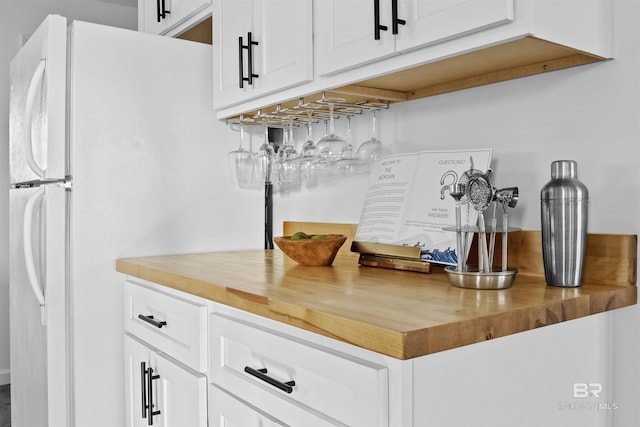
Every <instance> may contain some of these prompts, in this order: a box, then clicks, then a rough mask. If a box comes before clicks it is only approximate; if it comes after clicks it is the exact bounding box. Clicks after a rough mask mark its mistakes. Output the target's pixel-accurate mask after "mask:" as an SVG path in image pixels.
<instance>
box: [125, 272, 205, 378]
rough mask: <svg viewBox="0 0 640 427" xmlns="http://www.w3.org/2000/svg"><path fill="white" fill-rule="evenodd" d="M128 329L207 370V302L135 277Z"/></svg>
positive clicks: (129, 292)
mask: <svg viewBox="0 0 640 427" xmlns="http://www.w3.org/2000/svg"><path fill="white" fill-rule="evenodd" d="M124 299H125V301H124V306H125V310H124V315H125V319H124V329H125V331H126V332H129V333H130V334H132V335H135V336H136V337H138V338H140V339H142V340H143V341H145V342H147V343H149V344H151V345H152V346H153V347H155V348H157V349H158V350H160V351H162V352H164V353H166V354H168V355H169V356H171V357H173V358H175V359H177V360H179V361H180V362H182V363H184V364H185V365H187V366H189V367H190V368H192V369H195V370H196V371H198V372H206V371H207V354H206V352H207V306H206V305H204V304H199V303H196V302H193V301H189V300H186V299H182V298H179V297H176V296H174V295H169V294H167V293H163V292H161V291H158V290H155V289H151V288H149V287H147V286H142V285H139V284H136V283H133V282H131V281H126V282H125V288H124Z"/></svg>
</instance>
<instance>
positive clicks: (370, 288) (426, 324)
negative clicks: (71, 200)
mask: <svg viewBox="0 0 640 427" xmlns="http://www.w3.org/2000/svg"><path fill="white" fill-rule="evenodd" d="M512 234H513V235H512V236H510V240H509V255H510V263H509V265H510V266H513V267H517V268H518V270H519V272H518V274H517V276H516V279H515V281H514V284H513V286H512V287H511V288H509V289H503V290H472V289H460V288H456V287H453V286H451V285H450V284H449V282H448V280H447V276H446V273H444V271H443V270H442V268H441V267H434V268H433V269H432V273H430V274H424V273H417V272H410V271H400V270H391V269H385V268H377V267H368V266H360V265H358V261H357V260H358V258H357V256H353V255H349V254H348V253H341V254H339V255H338V256H337V257H336V259H335V261H334V263H333V265H332V266H331V267H302V266H299V265H298V264H296V263H295V262H294V261H291V260H290V259H289V258H287V257H286V256H285V255H284V254H283V253H282V252H281V251H280V250H279V249H277V248H276V249H274V250H254V251H240V252H217V253H203V254H189V255H172V256H152V257H144V258H131V259H120V260H118V261H117V263H116V269H117V271H119V272H121V273H123V274H126V275H129V276H132V277H137V278H140V279H144V280H148V281H151V282H154V283H158V284H161V285H164V286H167V287H170V288H174V289H177V290H180V291H184V292H187V293H189V294H193V295H196V296H199V297H202V298H206V299H209V300H212V301H216V302H218V303H222V304H225V305H228V306H231V307H235V308H238V309H241V310H244V311H247V312H250V313H254V314H257V315H260V316H264V317H267V318H270V319H274V320H277V321H280V322H282V323H285V324H289V325H292V326H295V327H300V328H302V329H305V330H308V331H311V332H315V333H319V334H322V335H325V336H328V337H331V338H334V339H337V340H340V341H344V342H348V343H351V344H354V345H356V346H359V347H363V348H365V349H368V350H372V351H375V352H378V353H382V354H385V355H388V356H391V357H394V358H397V359H411V358H414V357H419V356H424V355H428V354H432V353H436V352H439V351H444V350H448V349H452V348H456V347H460V346H465V345H470V344H474V343H478V342H482V341H485V340H490V339H494V338H498V337H503V336H506V335H510V334H515V333H519V332H524V331H528V330H531V329H535V328H539V327H542V326H547V325H551V324H554V323H558V322H564V321H570V320H572V319H576V318H579V317H583V316H589V315H592V314H596V313H601V312H604V311H607V310H612V309H616V308H620V307H625V306H629V305H633V304H636V302H637V287H636V286H635V283H636V246H637V243H636V236H629V235H589V238H588V247H587V258H586V259H587V261H586V266H585V274H584V280H583V285H582V286H581V287H579V288H557V287H553V286H547V285H546V283H545V280H544V273H543V269H542V267H541V263H542V260H541V255H540V247H539V241H540V237H539V236H540V235H539V232H519V233H512ZM512 253H513V254H514V255H512Z"/></svg>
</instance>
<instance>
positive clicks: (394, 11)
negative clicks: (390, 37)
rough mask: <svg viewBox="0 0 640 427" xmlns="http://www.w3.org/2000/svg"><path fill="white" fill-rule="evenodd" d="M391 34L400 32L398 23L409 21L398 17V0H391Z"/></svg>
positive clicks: (403, 23)
mask: <svg viewBox="0 0 640 427" xmlns="http://www.w3.org/2000/svg"><path fill="white" fill-rule="evenodd" d="M391 19H392V27H391V34H398V25H405V24H406V23H407V21H405V20H404V19H400V18H398V0H391Z"/></svg>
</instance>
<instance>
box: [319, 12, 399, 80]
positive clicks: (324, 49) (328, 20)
mask: <svg viewBox="0 0 640 427" xmlns="http://www.w3.org/2000/svg"><path fill="white" fill-rule="evenodd" d="M390 1H391V0H319V1H316V9H315V10H314V26H315V32H316V36H315V43H316V48H317V50H316V67H317V70H318V75H321V76H322V75H325V74H330V73H333V72H336V71H340V70H345V69H348V68H352V67H354V66H356V65H360V64H364V63H367V62H371V61H373V60H376V59H380V58H382V57H385V56H388V55H391V54H393V53H394V52H395V46H394V41H393V35H392V34H391V31H390V27H389V23H390V21H391V9H390V7H387V5H386V3H388V2H390ZM376 4H377V5H378V6H379V7H378V12H379V16H377V15H376V13H375V9H376ZM376 18H377V19H376ZM377 24H379V25H382V26H386V27H387V30H386V31H385V30H384V29H381V28H379V29H378V31H376V28H375V27H376V25H377ZM377 35H378V36H379V39H377Z"/></svg>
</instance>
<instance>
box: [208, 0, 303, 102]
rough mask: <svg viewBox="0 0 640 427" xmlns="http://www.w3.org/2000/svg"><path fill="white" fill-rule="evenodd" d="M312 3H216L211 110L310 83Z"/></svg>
mask: <svg viewBox="0 0 640 427" xmlns="http://www.w3.org/2000/svg"><path fill="white" fill-rule="evenodd" d="M312 26H313V20H312V1H311V0H268V1H267V0H214V2H213V58H214V59H213V60H214V72H213V78H214V84H213V96H214V101H213V103H214V107H215V108H221V107H225V106H229V105H233V104H236V103H239V102H242V101H246V100H248V99H251V98H254V97H258V96H262V95H266V94H269V93H272V92H275V91H278V90H280V89H284V88H288V87H292V86H296V85H299V84H301V83H305V82H308V81H311V80H312V79H313V28H312Z"/></svg>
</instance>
